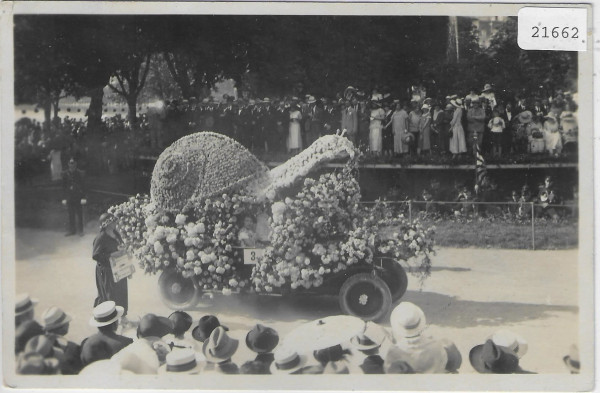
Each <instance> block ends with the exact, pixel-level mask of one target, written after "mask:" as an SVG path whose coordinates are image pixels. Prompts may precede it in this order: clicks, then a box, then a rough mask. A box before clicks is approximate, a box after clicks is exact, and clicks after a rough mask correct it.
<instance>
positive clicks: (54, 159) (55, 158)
mask: <svg viewBox="0 0 600 393" xmlns="http://www.w3.org/2000/svg"><path fill="white" fill-rule="evenodd" d="M48 159H49V160H50V174H51V176H52V181H58V180H60V179H62V171H63V169H62V161H61V152H60V150H58V149H52V150H50V154H48Z"/></svg>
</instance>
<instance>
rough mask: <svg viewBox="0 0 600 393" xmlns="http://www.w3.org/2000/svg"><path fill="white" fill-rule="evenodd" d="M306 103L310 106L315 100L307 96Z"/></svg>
mask: <svg viewBox="0 0 600 393" xmlns="http://www.w3.org/2000/svg"><path fill="white" fill-rule="evenodd" d="M306 102H308V103H309V104H312V103H313V102H317V99H316V98H315V97H313V96H308V97H307V100H306Z"/></svg>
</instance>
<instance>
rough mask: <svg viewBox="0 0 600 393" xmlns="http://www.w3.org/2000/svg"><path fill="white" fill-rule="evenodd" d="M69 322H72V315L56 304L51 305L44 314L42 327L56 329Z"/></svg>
mask: <svg viewBox="0 0 600 393" xmlns="http://www.w3.org/2000/svg"><path fill="white" fill-rule="evenodd" d="M69 322H71V317H70V316H69V315H67V314H65V312H64V311H63V310H61V309H60V308H58V307H56V306H52V307H50V308H49V309H47V310H46V311H44V314H43V315H42V327H43V328H44V329H45V330H52V329H56V328H57V327H60V326H63V325H65V324H67V323H69Z"/></svg>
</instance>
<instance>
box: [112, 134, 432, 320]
mask: <svg viewBox="0 0 600 393" xmlns="http://www.w3.org/2000/svg"><path fill="white" fill-rule="evenodd" d="M358 159H359V152H358V151H357V150H355V148H354V146H353V145H352V143H351V142H350V141H349V140H348V139H347V138H345V137H344V136H342V135H327V136H325V137H322V138H320V139H318V140H317V141H316V142H314V143H313V144H312V145H311V146H309V147H308V148H307V149H305V150H304V151H302V152H301V153H299V154H298V155H297V156H295V157H293V158H291V159H290V160H289V161H288V162H286V163H284V164H282V165H281V166H279V167H276V168H274V169H272V170H269V169H268V168H267V167H266V166H264V165H263V164H262V163H260V162H259V161H258V160H257V159H256V158H255V157H254V156H253V155H252V154H251V153H250V152H248V151H247V150H246V149H245V148H244V147H243V146H241V145H239V144H238V143H237V142H235V141H233V140H232V139H229V138H227V137H225V136H222V135H219V134H214V133H211V132H202V133H197V134H193V135H189V136H187V137H184V138H182V139H180V140H178V141H177V142H175V143H174V144H173V145H171V146H170V147H169V148H167V149H166V150H165V151H164V152H163V153H162V154H161V156H160V157H159V159H158V161H157V163H156V165H155V168H154V172H153V175H152V183H151V195H150V196H147V195H138V196H136V197H132V198H130V199H129V201H127V202H125V203H123V204H120V205H117V206H113V207H111V208H110V209H109V211H110V212H111V213H113V214H114V215H115V216H116V217H117V218H118V219H119V228H120V230H121V233H122V236H123V239H124V243H125V246H126V247H127V249H128V251H129V252H130V253H131V254H133V255H134V256H135V258H137V260H138V261H139V263H140V266H141V267H142V269H143V270H144V271H145V272H147V273H150V274H153V273H161V276H160V278H159V284H160V290H161V294H162V297H163V299H164V300H165V302H166V303H167V304H168V305H169V306H171V307H172V308H176V309H181V308H186V307H192V306H194V305H195V304H196V303H197V302H198V301H200V300H201V299H203V298H206V294H211V297H213V296H214V294H217V293H218V294H223V295H230V294H232V293H240V292H244V293H256V294H265V295H288V294H297V293H306V294H310V293H312V294H321V295H322V294H330V295H338V296H339V299H340V306H341V308H342V310H343V311H344V312H345V313H348V314H351V315H356V316H359V317H361V318H363V319H365V320H376V319H379V318H381V317H382V316H384V315H385V314H386V313H387V312H388V311H389V308H390V307H391V304H392V302H394V301H396V300H398V299H400V297H402V295H403V294H404V292H405V291H406V287H407V275H406V269H408V270H409V271H410V272H411V273H413V274H414V275H416V276H417V277H419V278H420V279H424V278H425V277H427V276H428V275H429V272H430V266H431V259H430V257H431V255H432V254H433V228H424V227H422V226H421V225H420V224H419V223H418V222H410V221H409V220H408V219H406V218H405V217H403V216H397V215H396V216H395V215H394V214H393V213H392V212H391V210H390V209H388V208H387V206H386V204H385V203H384V202H379V203H375V204H374V205H373V206H370V207H368V208H367V207H365V205H363V204H362V203H361V196H360V187H359V184H358V181H357V175H358V171H357V162H358ZM334 160H339V161H342V162H343V165H340V166H339V167H337V168H335V169H333V170H329V171H327V170H324V168H323V164H324V163H327V162H331V161H334ZM245 217H252V218H253V220H256V218H257V217H263V218H264V219H263V220H259V221H260V222H263V223H266V230H265V228H264V227H265V225H263V238H266V240H267V241H266V242H265V243H262V244H261V243H260V242H259V243H257V244H252V245H251V246H250V247H248V246H247V245H246V247H241V243H240V238H239V236H240V233H241V232H242V228H243V225H244V218H245Z"/></svg>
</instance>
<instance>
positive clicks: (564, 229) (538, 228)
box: [423, 220, 578, 250]
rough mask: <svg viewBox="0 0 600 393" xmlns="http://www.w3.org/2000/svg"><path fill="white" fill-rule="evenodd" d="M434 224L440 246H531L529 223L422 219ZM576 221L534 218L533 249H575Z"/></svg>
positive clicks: (525, 247)
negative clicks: (535, 219) (429, 220)
mask: <svg viewBox="0 0 600 393" xmlns="http://www.w3.org/2000/svg"><path fill="white" fill-rule="evenodd" d="M423 224H425V225H435V227H436V231H435V242H436V245H438V246H441V247H458V248H469V247H472V248H506V249H531V248H532V237H531V223H522V224H520V223H513V222H505V221H493V222H490V221H487V220H485V221H475V220H474V221H472V222H458V221H452V220H448V221H436V222H435V223H433V222H426V221H425V222H423ZM577 246H578V227H577V223H576V222H561V223H552V222H548V221H539V222H537V221H536V225H535V248H536V249H537V250H559V249H569V248H577Z"/></svg>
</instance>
